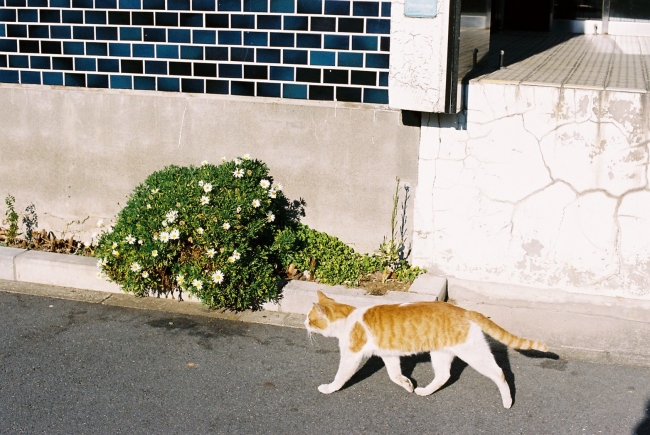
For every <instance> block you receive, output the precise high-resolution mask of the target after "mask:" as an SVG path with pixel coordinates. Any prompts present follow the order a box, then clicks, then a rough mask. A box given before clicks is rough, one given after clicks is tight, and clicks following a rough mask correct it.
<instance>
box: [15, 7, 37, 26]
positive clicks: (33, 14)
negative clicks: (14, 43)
mask: <svg viewBox="0 0 650 435" xmlns="http://www.w3.org/2000/svg"><path fill="white" fill-rule="evenodd" d="M18 21H20V22H21V23H38V9H18Z"/></svg>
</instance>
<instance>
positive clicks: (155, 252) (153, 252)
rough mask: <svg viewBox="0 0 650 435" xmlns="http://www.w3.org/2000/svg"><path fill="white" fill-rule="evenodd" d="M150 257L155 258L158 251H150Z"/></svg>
mask: <svg viewBox="0 0 650 435" xmlns="http://www.w3.org/2000/svg"><path fill="white" fill-rule="evenodd" d="M151 256H152V257H157V256H158V250H157V249H154V250H153V251H151Z"/></svg>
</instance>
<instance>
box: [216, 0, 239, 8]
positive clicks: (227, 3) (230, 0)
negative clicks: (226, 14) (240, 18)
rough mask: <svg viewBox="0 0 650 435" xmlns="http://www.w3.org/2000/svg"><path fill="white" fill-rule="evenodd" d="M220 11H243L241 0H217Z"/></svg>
mask: <svg viewBox="0 0 650 435" xmlns="http://www.w3.org/2000/svg"><path fill="white" fill-rule="evenodd" d="M217 10H219V11H241V0H217Z"/></svg>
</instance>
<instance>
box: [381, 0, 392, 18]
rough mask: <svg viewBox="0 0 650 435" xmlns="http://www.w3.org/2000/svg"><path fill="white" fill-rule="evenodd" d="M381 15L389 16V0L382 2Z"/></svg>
mask: <svg viewBox="0 0 650 435" xmlns="http://www.w3.org/2000/svg"><path fill="white" fill-rule="evenodd" d="M381 16H382V17H388V18H390V2H382V4H381Z"/></svg>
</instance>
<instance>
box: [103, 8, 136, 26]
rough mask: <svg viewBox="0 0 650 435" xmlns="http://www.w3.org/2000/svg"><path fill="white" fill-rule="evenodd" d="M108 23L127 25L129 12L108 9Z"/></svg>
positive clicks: (129, 16)
mask: <svg viewBox="0 0 650 435" xmlns="http://www.w3.org/2000/svg"><path fill="white" fill-rule="evenodd" d="M108 23H109V24H117V25H121V26H128V25H129V24H131V13H130V12H124V11H110V12H109V13H108Z"/></svg>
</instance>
